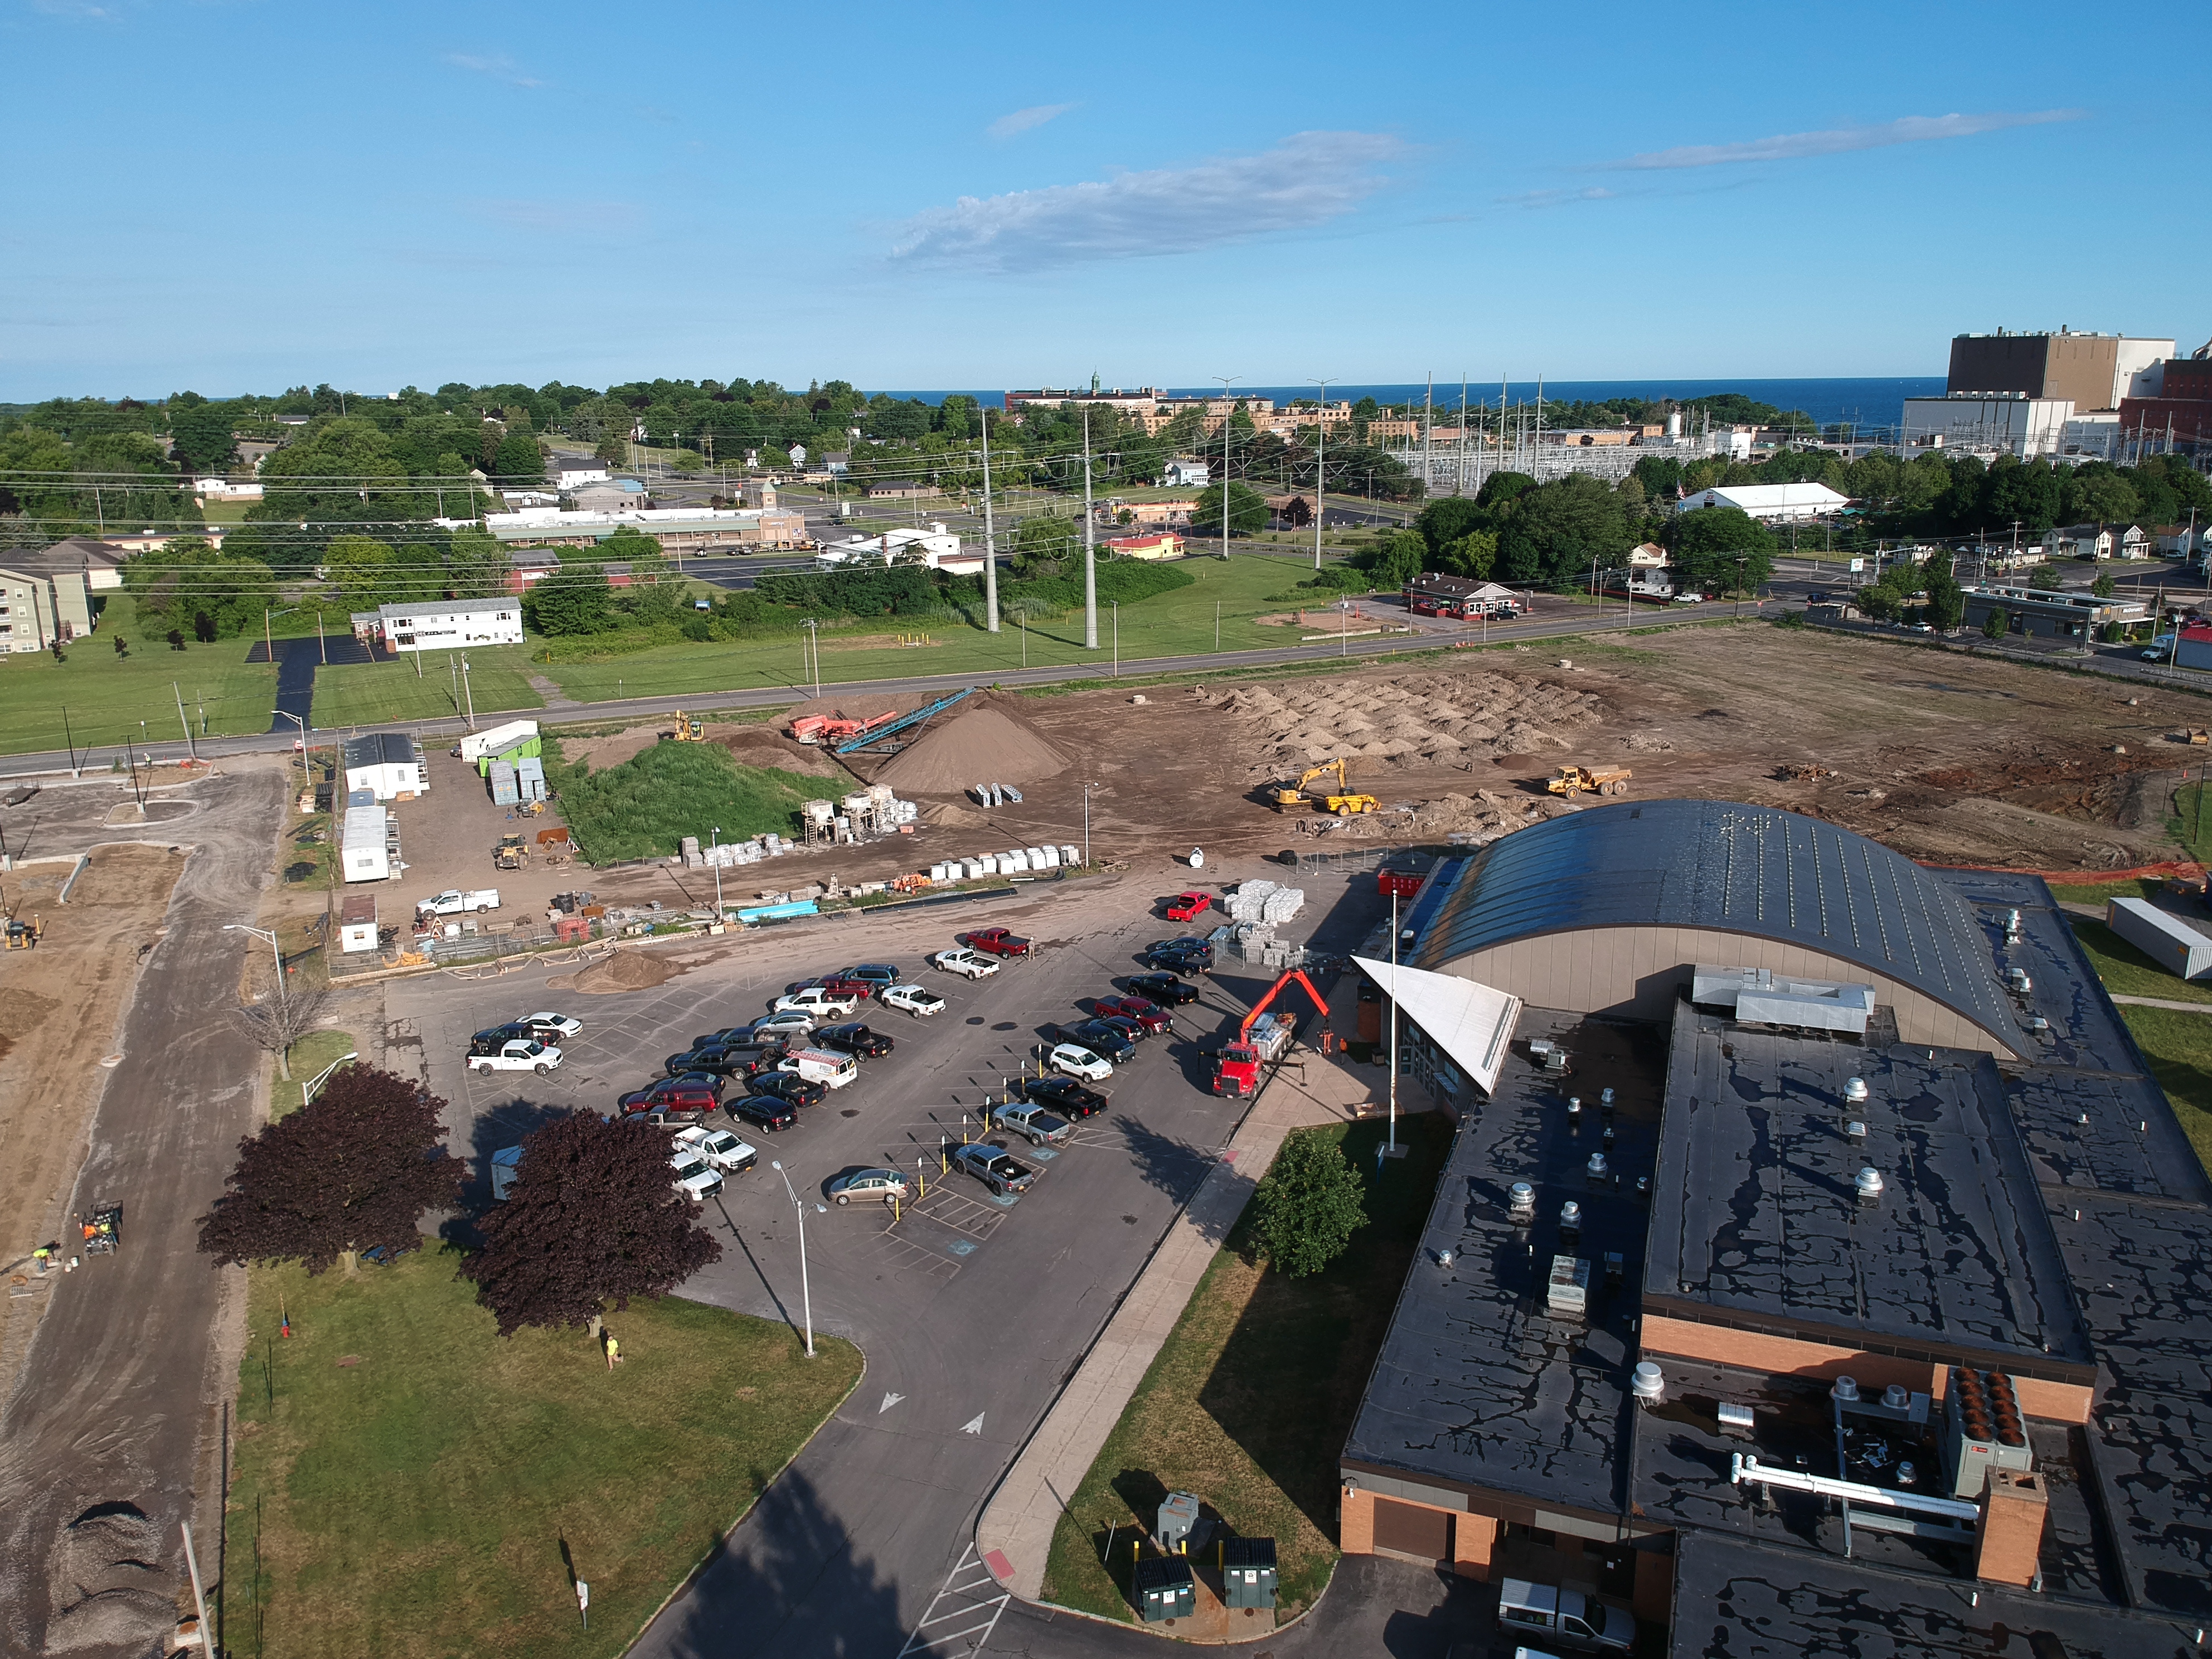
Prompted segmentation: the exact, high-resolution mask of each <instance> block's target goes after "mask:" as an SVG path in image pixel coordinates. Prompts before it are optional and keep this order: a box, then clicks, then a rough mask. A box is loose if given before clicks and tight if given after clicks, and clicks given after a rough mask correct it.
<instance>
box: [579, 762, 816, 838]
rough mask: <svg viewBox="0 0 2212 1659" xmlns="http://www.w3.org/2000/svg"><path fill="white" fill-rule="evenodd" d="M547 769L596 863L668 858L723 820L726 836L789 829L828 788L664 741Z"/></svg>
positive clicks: (723, 831) (751, 834)
mask: <svg viewBox="0 0 2212 1659" xmlns="http://www.w3.org/2000/svg"><path fill="white" fill-rule="evenodd" d="M546 771H547V774H548V778H549V781H550V782H552V784H553V785H554V787H555V789H556V792H557V793H559V795H560V798H561V810H562V815H563V816H564V817H567V819H568V825H569V829H570V831H571V832H572V833H573V834H574V836H575V839H576V844H577V847H578V848H579V849H580V851H581V852H582V853H583V854H584V855H585V856H586V858H588V859H590V860H592V862H593V863H595V864H607V863H611V862H612V861H614V860H617V859H635V858H649V857H652V856H654V855H656V854H659V855H663V856H665V855H666V854H671V853H674V852H675V851H677V850H678V848H679V847H680V846H681V845H682V844H683V840H684V836H698V837H700V838H701V839H702V841H703V840H704V839H705V838H706V837H707V836H708V832H709V831H710V830H711V829H713V828H714V826H716V825H720V829H721V838H722V839H723V840H724V841H744V840H747V839H749V838H750V837H751V836H757V835H758V834H760V833H761V832H762V831H763V830H768V829H773V830H775V831H776V832H777V833H778V834H789V833H790V832H791V831H792V830H793V829H796V828H797V826H798V821H799V806H800V804H801V803H802V802H805V801H807V800H811V799H813V798H814V797H816V796H817V795H819V794H821V793H823V784H822V781H820V780H818V779H814V778H805V777H801V776H799V775H798V774H796V773H793V772H778V771H774V770H771V769H766V768H762V767H753V766H740V765H738V763H736V762H735V761H733V760H732V759H731V758H730V756H729V751H728V750H725V749H722V748H720V746H719V745H717V744H700V743H663V744H654V745H653V747H652V748H650V749H647V750H642V751H641V752H640V753H639V754H637V755H635V756H633V757H631V758H629V760H626V761H624V762H623V763H622V764H621V765H619V766H610V767H607V768H605V769H603V770H600V771H597V772H591V773H586V771H585V770H584V769H582V768H581V767H573V768H572V767H568V766H566V765H562V764H560V763H551V764H549V765H548V766H547V768H546Z"/></svg>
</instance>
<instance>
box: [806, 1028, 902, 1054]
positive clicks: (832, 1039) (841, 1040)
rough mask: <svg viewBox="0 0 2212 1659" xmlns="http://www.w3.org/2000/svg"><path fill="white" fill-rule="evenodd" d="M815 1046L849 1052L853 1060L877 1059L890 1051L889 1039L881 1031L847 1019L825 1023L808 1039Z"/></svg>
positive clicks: (844, 1052)
mask: <svg viewBox="0 0 2212 1659" xmlns="http://www.w3.org/2000/svg"><path fill="white" fill-rule="evenodd" d="M810 1042H811V1046H812V1047H814V1048H834V1049H836V1051H837V1052H838V1053H840V1054H850V1055H852V1056H853V1057H854V1059H855V1060H878V1059H880V1058H882V1057H883V1056H884V1055H885V1054H889V1053H890V1051H891V1048H892V1043H891V1040H890V1038H889V1037H887V1036H884V1034H883V1033H882V1032H881V1031H872V1030H869V1029H868V1028H867V1026H866V1024H862V1023H861V1022H860V1021H859V1020H857V1019H855V1020H848V1021H847V1022H846V1023H845V1024H842V1025H825V1026H823V1028H822V1029H821V1030H818V1031H817V1032H815V1034H814V1036H812V1038H811V1040H810Z"/></svg>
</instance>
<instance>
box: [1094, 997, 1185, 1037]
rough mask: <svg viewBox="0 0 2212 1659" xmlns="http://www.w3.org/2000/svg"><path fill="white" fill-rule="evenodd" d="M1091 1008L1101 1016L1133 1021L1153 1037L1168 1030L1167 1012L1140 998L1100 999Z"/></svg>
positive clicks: (1154, 1003)
mask: <svg viewBox="0 0 2212 1659" xmlns="http://www.w3.org/2000/svg"><path fill="white" fill-rule="evenodd" d="M1091 1006H1092V1007H1093V1008H1095V1009H1097V1012H1099V1013H1100V1014H1102V1015H1103V1014H1113V1015H1118V1016H1119V1017H1120V1018H1123V1019H1127V1020H1133V1021H1134V1022H1136V1024H1139V1025H1141V1026H1143V1027H1144V1028H1145V1030H1146V1031H1148V1032H1150V1033H1151V1034H1152V1035H1153V1036H1158V1035H1159V1034H1160V1033H1161V1032H1162V1031H1164V1030H1167V1029H1168V1024H1169V1020H1168V1011H1167V1010H1166V1009H1164V1008H1163V1007H1161V1006H1159V1005H1158V1003H1156V1002H1147V1001H1146V1000H1144V998H1142V997H1100V998H1098V999H1097V1000H1095V1001H1094V1002H1093V1003H1092V1004H1091Z"/></svg>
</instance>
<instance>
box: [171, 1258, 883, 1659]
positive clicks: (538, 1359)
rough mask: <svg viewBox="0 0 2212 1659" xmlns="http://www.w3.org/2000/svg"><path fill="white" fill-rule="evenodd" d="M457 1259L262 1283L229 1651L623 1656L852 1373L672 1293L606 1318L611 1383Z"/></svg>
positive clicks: (764, 1326) (311, 1656) (574, 1342)
mask: <svg viewBox="0 0 2212 1659" xmlns="http://www.w3.org/2000/svg"><path fill="white" fill-rule="evenodd" d="M458 1263H459V1256H458V1255H457V1254H456V1253H455V1252H454V1251H453V1249H451V1248H450V1247H445V1248H441V1247H440V1246H438V1245H437V1244H435V1243H430V1244H428V1245H426V1246H425V1247H424V1249H422V1252H421V1253H420V1254H419V1255H410V1256H408V1257H405V1258H404V1259H403V1260H402V1261H400V1262H399V1263H398V1265H397V1266H394V1267H370V1268H364V1269H363V1270H362V1273H361V1274H360V1276H359V1277H357V1278H355V1279H348V1278H347V1277H346V1276H345V1274H344V1273H343V1272H341V1271H337V1270H333V1271H331V1272H330V1273H325V1274H324V1275H323V1276H322V1277H321V1278H319V1279H310V1278H308V1277H307V1274H306V1273H305V1272H303V1271H301V1269H299V1268H296V1267H280V1268H270V1269H261V1268H257V1269H255V1270H253V1271H252V1273H250V1274H249V1276H248V1280H247V1285H248V1303H247V1322H248V1326H249V1330H250V1335H249V1339H248V1341H247V1345H246V1358H245V1362H244V1364H242V1365H241V1367H240V1375H239V1393H238V1453H237V1460H236V1465H235V1468H234V1474H233V1476H232V1484H231V1487H230V1503H229V1510H228V1515H227V1516H226V1523H227V1528H228V1553H227V1559H228V1562H229V1564H230V1570H229V1571H228V1573H227V1574H226V1575H225V1583H224V1585H223V1588H222V1620H223V1623H222V1629H223V1632H224V1635H225V1638H226V1645H227V1646H228V1649H229V1650H230V1651H231V1652H233V1653H235V1654H240V1655H245V1656H252V1659H261V1656H264V1655H265V1656H275V1655H283V1656H285V1659H338V1656H352V1655H358V1654H389V1655H422V1654H466V1655H470V1656H474V1659H495V1656H508V1655H512V1656H516V1659H524V1656H527V1659H538V1656H578V1659H581V1656H599V1655H613V1654H617V1653H620V1652H621V1651H622V1650H623V1649H625V1648H627V1647H628V1646H629V1644H630V1642H631V1640H632V1639H633V1638H635V1635H636V1634H637V1632H638V1631H639V1629H640V1628H641V1626H643V1624H644V1623H645V1621H646V1620H647V1619H649V1618H651V1617H652V1615H653V1611H654V1609H656V1608H657V1607H659V1605H660V1604H661V1602H662V1601H663V1600H664V1599H665V1597H666V1596H667V1595H669V1593H670V1592H671V1591H672V1590H673V1589H676V1587H677V1586H678V1584H679V1583H682V1582H683V1580H684V1577H685V1575H687V1574H688V1573H689V1572H690V1571H691V1569H692V1567H693V1566H694V1565H696V1563H697V1562H698V1561H699V1560H700V1559H701V1558H702V1556H704V1555H705V1554H706V1553H708V1551H709V1550H710V1549H712V1548H713V1547H714V1545H715V1543H716V1541H717V1540H718V1539H719V1538H720V1535H721V1534H723V1532H725V1531H726V1529H727V1528H729V1527H730V1526H732V1524H733V1523H734V1522H736V1521H737V1520H738V1518H739V1517H740V1516H742V1515H743V1514H744V1512H745V1510H748V1509H749V1508H750V1507H751V1505H752V1504H753V1502H754V1500H755V1499H756V1498H757V1497H758V1496H759V1494H760V1493H761V1492H762V1491H763V1490H764V1489H765V1488H766V1486H768V1484H769V1482H770V1481H771V1480H774V1479H775V1476H776V1474H777V1473H778V1472H779V1471H780V1470H781V1468H783V1466H784V1465H785V1464H786V1463H787V1462H789V1460H790V1459H791V1458H792V1457H793V1455H796V1454H797V1452H798V1450H799V1448H800V1447H801V1446H803V1445H805V1443H806V1442H807V1440H808V1439H809V1438H810V1437H811V1436H812V1435H813V1433H814V1431H815V1430H816V1429H817V1427H819V1426H820V1425H821V1424H822V1422H823V1420H824V1419H826V1418H827V1417H828V1416H829V1413H830V1412H832V1411H833V1410H835V1409H836V1407H837V1405H838V1402H839V1401H842V1400H843V1399H844V1398H845V1396H846V1395H848V1394H849V1393H850V1392H851V1390H852V1388H853V1385H854V1383H855V1382H857V1381H858V1380H859V1377H860V1368H861V1366H860V1353H859V1351H858V1350H856V1349H854V1347H853V1346H851V1345H850V1344H848V1343H844V1342H840V1341H838V1340H836V1339H835V1338H833V1337H819V1338H817V1340H816V1347H817V1354H818V1357H817V1358H814V1359H811V1360H810V1359H807V1358H804V1357H803V1355H802V1353H801V1352H800V1346H799V1339H798V1337H797V1336H795V1335H794V1334H793V1333H792V1331H791V1330H790V1329H789V1328H787V1327H786V1326H783V1325H780V1324H770V1323H769V1322H765V1321H763V1320H757V1319H748V1318H743V1317H740V1316H737V1315H734V1314H730V1313H726V1312H723V1311H722V1310H720V1309H716V1308H709V1307H705V1306H702V1304H697V1303H692V1302H683V1301H678V1300H676V1299H674V1298H670V1299H668V1300H665V1301H661V1302H658V1303H633V1304H631V1306H630V1308H629V1311H628V1312H626V1313H612V1314H610V1316H608V1328H609V1329H610V1330H611V1331H612V1332H613V1333H614V1334H616V1335H617V1336H618V1337H619V1338H620V1339H621V1340H622V1351H623V1364H622V1365H621V1367H620V1368H619V1369H618V1370H612V1371H610V1370H608V1368H607V1366H606V1365H605V1363H604V1362H603V1360H602V1358H601V1356H600V1352H599V1347H598V1345H597V1344H596V1343H594V1342H593V1341H592V1339H591V1338H590V1337H589V1336H587V1335H586V1334H585V1333H584V1332H582V1331H580V1330H574V1331H568V1332H562V1333H549V1332H544V1331H533V1330H525V1331H522V1332H520V1333H519V1334H516V1335H515V1336H513V1338H511V1339H501V1337H499V1336H497V1335H496V1334H494V1331H493V1329H492V1321H491V1316H490V1315H489V1314H488V1313H486V1312H485V1311H484V1310H483V1309H481V1308H479V1307H478V1306H477V1304H476V1301H475V1298H474V1295H473V1287H472V1286H471V1285H469V1284H467V1283H466V1282H465V1281H464V1280H460V1279H456V1278H455V1276H454V1268H455V1267H456V1266H457V1265H458ZM280 1310H281V1312H282V1313H285V1314H289V1316H290V1318H291V1323H292V1334H291V1336H289V1338H286V1337H281V1336H279V1334H278V1330H279V1318H280ZM208 1553H209V1552H208V1551H207V1549H206V1548H205V1547H204V1546H203V1549H202V1559H205V1558H206V1556H207V1554H208ZM576 1578H582V1579H585V1580H586V1581H587V1582H588V1583H590V1585H591V1587H592V1607H591V1619H592V1623H591V1630H590V1631H589V1632H588V1633H587V1632H585V1631H584V1630H583V1629H582V1627H581V1623H580V1620H579V1619H578V1618H577V1613H576V1597H575V1591H574V1581H575V1579H576Z"/></svg>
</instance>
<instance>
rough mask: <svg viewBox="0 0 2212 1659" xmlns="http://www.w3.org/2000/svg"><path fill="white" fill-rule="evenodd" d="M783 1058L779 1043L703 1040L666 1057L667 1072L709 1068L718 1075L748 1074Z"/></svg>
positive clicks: (702, 1070) (768, 1066)
mask: <svg viewBox="0 0 2212 1659" xmlns="http://www.w3.org/2000/svg"><path fill="white" fill-rule="evenodd" d="M782 1058H783V1049H782V1047H781V1045H775V1046H769V1045H766V1044H762V1045H755V1044H752V1043H744V1044H739V1043H734V1042H731V1043H722V1042H712V1043H702V1044H701V1045H700V1046H698V1047H696V1048H687V1049H685V1050H684V1052H683V1053H682V1054H671V1055H669V1057H668V1075H669V1076H671V1077H674V1076H675V1075H676V1074H677V1073H679V1072H712V1073H714V1074H715V1075H716V1076H718V1077H750V1076H751V1075H752V1074H753V1073H755V1072H757V1071H762V1070H764V1069H766V1070H772V1069H774V1067H775V1064H776V1062H777V1061H778V1060H781V1059H782Z"/></svg>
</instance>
